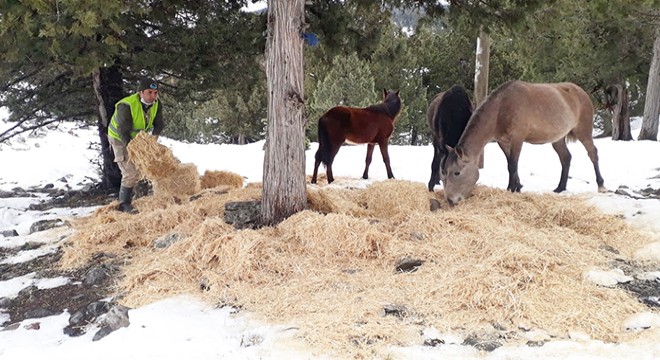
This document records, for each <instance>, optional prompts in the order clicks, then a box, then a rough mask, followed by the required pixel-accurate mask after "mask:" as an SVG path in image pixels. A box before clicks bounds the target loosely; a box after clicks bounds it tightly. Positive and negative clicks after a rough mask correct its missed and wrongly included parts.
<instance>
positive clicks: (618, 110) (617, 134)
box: [607, 84, 632, 141]
mask: <svg viewBox="0 0 660 360" xmlns="http://www.w3.org/2000/svg"><path fill="white" fill-rule="evenodd" d="M607 93H608V97H611V98H612V102H611V103H612V104H614V107H613V108H612V140H624V141H628V140H632V134H631V133H630V111H629V106H628V105H629V95H628V89H627V88H626V87H625V86H623V85H621V84H616V85H612V86H610V87H608V90H607Z"/></svg>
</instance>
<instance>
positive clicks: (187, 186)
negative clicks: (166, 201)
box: [127, 132, 243, 196]
mask: <svg viewBox="0 0 660 360" xmlns="http://www.w3.org/2000/svg"><path fill="white" fill-rule="evenodd" d="M127 150H128V154H129V157H130V159H131V161H133V163H134V164H135V166H136V167H137V169H138V171H139V172H140V173H141V174H142V176H143V177H144V178H145V179H148V180H150V181H151V183H152V185H153V188H154V192H155V193H156V194H160V195H180V196H188V195H194V194H197V193H199V192H200V191H201V190H202V189H209V188H214V187H218V186H229V187H230V188H240V187H242V186H243V177H242V176H240V175H238V174H235V173H232V172H228V171H208V170H207V171H206V172H205V173H204V175H203V176H202V177H201V178H200V176H199V173H198V171H197V166H195V164H181V162H180V161H179V160H178V159H177V158H175V157H174V154H172V151H171V150H170V149H169V148H168V147H167V146H164V145H161V144H159V143H158V142H157V141H156V137H155V136H151V135H149V134H147V133H146V132H140V133H138V134H137V136H136V137H135V138H134V139H133V140H132V141H131V142H130V143H129V144H128V147H127Z"/></svg>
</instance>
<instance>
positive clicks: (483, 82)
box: [474, 28, 490, 169]
mask: <svg viewBox="0 0 660 360" xmlns="http://www.w3.org/2000/svg"><path fill="white" fill-rule="evenodd" d="M475 58H476V62H475V64H474V108H475V109H476V108H477V107H479V105H481V103H482V102H483V101H484V100H485V99H486V96H488V71H489V69H488V66H489V63H490V36H489V35H488V34H487V33H486V32H484V30H483V28H481V29H480V30H479V37H478V38H477V49H476V56H475ZM483 168H484V153H483V152H482V153H481V156H480V157H479V169H483Z"/></svg>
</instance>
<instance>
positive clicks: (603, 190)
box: [598, 186, 610, 193]
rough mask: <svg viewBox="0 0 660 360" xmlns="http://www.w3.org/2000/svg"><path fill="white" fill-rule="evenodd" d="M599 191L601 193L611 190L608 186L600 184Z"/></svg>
mask: <svg viewBox="0 0 660 360" xmlns="http://www.w3.org/2000/svg"><path fill="white" fill-rule="evenodd" d="M598 192H599V193H608V192H610V191H609V190H607V188H606V187H605V186H599V187H598Z"/></svg>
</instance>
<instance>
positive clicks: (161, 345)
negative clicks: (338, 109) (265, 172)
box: [0, 122, 660, 360]
mask: <svg viewBox="0 0 660 360" xmlns="http://www.w3.org/2000/svg"><path fill="white" fill-rule="evenodd" d="M638 125H639V124H638V123H634V124H633V128H635V129H636V128H637V127H638ZM6 126H7V124H5V123H2V122H0V129H3V128H4V127H6ZM637 132H638V130H634V131H633V133H634V135H635V136H636V134H637ZM96 142H97V132H96V129H94V128H87V129H77V128H75V127H74V126H72V125H70V124H64V125H61V126H59V128H58V129H56V130H52V131H48V132H47V133H46V132H43V131H38V132H36V133H35V134H33V135H32V136H23V137H20V138H17V139H14V140H12V141H11V143H9V144H0V167H1V169H2V170H0V190H2V191H12V189H14V188H16V187H21V188H23V189H28V188H30V187H33V186H39V187H41V186H44V185H46V184H53V185H54V186H55V187H56V188H64V189H68V188H73V189H76V188H81V187H82V186H84V185H85V184H89V183H92V182H93V181H94V180H95V179H96V178H97V177H98V175H97V169H96V166H95V165H94V161H95V159H97V157H98V150H97V147H96V146H92V144H94V143H96ZM160 142H161V143H163V144H165V145H167V146H168V147H170V148H171V149H172V151H173V152H174V155H175V156H176V157H178V158H179V159H180V160H181V161H182V162H184V163H187V162H192V163H195V164H196V165H197V167H198V170H199V172H200V173H203V172H204V171H205V170H227V171H232V172H235V173H238V174H241V175H243V176H245V177H246V179H247V181H248V182H261V181H262V162H263V142H258V143H254V144H249V145H242V146H239V145H226V144H223V145H199V144H185V143H182V142H177V141H173V140H171V139H167V138H162V137H161V139H160ZM596 146H597V147H598V150H599V155H600V166H601V171H602V174H603V177H604V178H605V186H606V187H607V188H608V189H609V190H611V191H614V190H617V189H619V188H620V187H622V189H623V190H625V191H626V192H628V193H630V194H631V195H633V196H634V197H640V198H638V199H637V198H633V197H629V196H622V195H618V194H614V193H613V192H610V193H607V194H599V193H597V191H596V188H597V187H596V184H595V175H594V173H593V167H592V165H591V163H590V161H589V159H588V157H587V155H586V152H585V151H584V149H583V148H582V146H581V145H580V144H579V143H574V144H570V145H569V148H570V149H571V152H572V154H573V162H572V166H571V170H570V178H569V181H568V191H567V194H578V193H579V194H586V195H587V196H589V197H590V201H591V202H592V203H594V204H596V205H597V206H598V207H600V208H601V209H602V210H603V211H604V212H607V213H611V214H620V215H623V216H625V218H626V219H627V221H629V222H630V223H631V224H633V225H634V226H636V227H638V228H640V229H643V230H645V231H648V232H649V233H650V234H652V236H653V237H654V239H656V240H657V241H656V242H654V243H651V244H648V245H647V246H646V247H645V248H643V249H640V252H639V255H640V256H646V257H649V258H654V259H660V200H658V199H643V198H641V197H642V196H637V194H636V192H635V191H639V190H643V189H646V188H652V189H656V190H657V189H660V157H659V156H658V154H660V142H654V141H643V142H640V141H630V142H613V141H611V140H610V139H597V140H596ZM316 147H317V144H315V143H313V144H312V145H311V149H310V150H308V151H307V154H306V155H307V164H306V167H307V170H306V171H307V174H311V172H312V170H313V159H314V152H315V151H316ZM365 152H366V146H364V145H360V146H345V147H343V148H342V149H341V150H340V152H339V154H338V156H337V158H336V160H335V163H334V165H333V170H334V174H335V177H336V178H339V180H338V181H337V183H338V184H337V185H335V184H333V185H330V186H341V182H342V181H341V178H342V177H349V178H358V177H359V176H360V175H361V174H362V171H363V167H364V155H365ZM376 154H378V152H376ZM432 154H433V150H432V147H431V146H420V147H411V146H392V147H391V149H390V157H391V163H392V169H393V172H394V175H395V176H396V177H397V179H404V180H411V181H418V182H421V183H423V184H426V183H427V182H428V180H429V177H430V164H431V158H432ZM519 169H520V179H521V182H522V184H523V185H524V187H523V191H524V192H549V191H552V189H554V188H555V187H556V185H557V182H558V181H559V172H560V165H559V160H558V158H557V156H556V154H555V153H554V151H553V150H552V147H551V146H550V145H528V144H525V146H524V147H523V151H522V155H521V159H520V164H519ZM370 176H371V179H370V180H360V181H359V182H360V184H362V185H363V186H368V185H369V184H370V183H372V182H373V181H379V180H384V179H386V178H387V176H386V174H385V168H384V166H383V164H382V161H381V158H380V156H379V155H375V156H374V160H373V162H372V165H371V169H370ZM507 181H508V174H507V171H506V163H505V159H504V156H503V155H502V153H501V151H500V150H499V148H498V147H497V145H496V144H494V143H493V144H488V145H487V147H486V152H485V168H484V169H483V170H482V171H481V178H480V180H479V183H480V184H483V185H488V186H492V187H498V188H505V187H506V184H507ZM353 183H355V182H354V181H353ZM38 201H39V198H0V232H2V231H5V230H12V229H15V230H16V231H17V232H18V233H19V236H17V237H6V238H5V237H2V236H0V249H1V248H13V247H18V246H21V245H22V244H25V243H26V242H44V243H47V244H49V246H46V247H41V248H39V249H37V250H35V251H32V252H21V253H19V254H20V257H13V258H8V259H5V260H2V261H3V262H9V263H18V262H22V261H27V260H30V259H33V258H35V257H37V256H41V255H44V254H46V253H47V252H48V251H55V250H54V249H56V247H57V246H58V245H59V242H60V240H59V239H60V238H61V236H62V235H65V233H64V232H66V231H70V230H62V229H59V230H58V229H54V230H49V231H45V232H39V233H34V234H31V235H28V232H29V228H30V225H31V224H32V223H34V222H35V221H37V220H41V219H53V218H62V217H67V216H71V217H74V216H80V215H85V214H88V213H90V212H91V211H93V209H94V208H75V209H53V210H48V211H31V210H27V207H28V206H29V205H30V204H31V203H37V202H38ZM612 276H616V274H613V275H612ZM659 277H660V276H659ZM66 281H67V279H63V278H56V279H38V278H34V277H33V276H24V277H21V278H16V279H11V280H8V281H0V298H1V297H12V296H16V294H18V291H20V290H21V289H23V288H25V287H27V286H29V285H36V286H38V287H54V286H60V285H62V284H63V283H65V282H66ZM656 281H660V280H658V279H656ZM129 314H130V321H131V325H130V326H129V327H127V328H122V329H119V330H117V331H115V332H113V333H112V334H110V335H108V336H107V337H105V338H103V339H101V340H100V341H92V337H93V334H94V331H89V332H88V333H87V334H86V335H83V336H81V337H76V338H72V337H69V336H67V335H64V334H63V333H62V328H63V327H64V326H65V325H66V324H67V322H68V318H69V316H70V314H69V313H68V312H65V313H63V314H61V315H57V316H51V317H47V318H40V319H38V320H33V319H28V320H25V321H23V322H22V323H21V324H19V326H18V328H16V329H15V330H9V329H1V328H0V358H1V359H7V360H13V359H32V358H47V359H182V358H186V359H323V358H329V357H327V356H326V355H325V354H320V353H318V352H317V350H315V349H314V348H311V347H310V346H308V345H306V344H304V343H300V342H299V341H298V340H296V338H295V330H294V329H290V328H288V327H287V326H286V324H263V323H259V322H257V321H254V320H253V319H251V318H250V314H246V313H244V312H241V313H237V314H234V313H232V312H231V311H230V310H229V309H214V308H211V307H209V306H207V305H205V304H202V303H200V302H199V301H197V300H195V299H193V298H187V297H177V298H170V299H166V300H163V301H160V302H157V303H154V304H151V305H148V306H145V307H142V308H138V309H133V310H130V311H129ZM3 316H4V317H3ZM5 320H7V319H6V315H5V314H3V313H2V310H1V309H0V323H2V322H4V321H5ZM37 321H38V322H39V323H40V328H39V329H38V330H35V329H31V328H30V326H29V325H30V324H32V323H35V322H37ZM622 326H626V327H628V328H630V329H631V331H633V332H639V334H638V336H636V337H634V340H631V341H629V342H625V343H620V344H610V343H603V342H601V341H595V340H590V339H588V338H584V337H582V336H578V335H575V336H574V337H573V338H572V339H571V340H561V341H551V342H549V343H546V344H545V345H544V346H542V347H528V346H520V347H518V346H516V347H512V346H504V347H501V348H498V349H496V350H495V351H493V352H490V353H480V352H479V351H477V350H476V349H475V348H474V347H471V346H463V345H460V344H461V343H462V340H463V339H458V338H457V337H456V336H454V335H453V334H433V332H434V331H435V330H434V329H428V330H427V336H434V337H435V338H441V339H444V340H445V345H442V346H438V347H428V346H410V347H404V348H392V349H391V352H390V354H389V357H388V358H390V359H450V358H451V359H529V358H537V359H557V358H561V359H587V360H590V359H622V358H629V359H660V330H659V329H660V314H658V313H657V312H655V313H653V312H651V311H649V312H646V313H642V314H638V315H636V316H635V317H633V318H631V319H628V320H627V322H626V323H625V324H622Z"/></svg>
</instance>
